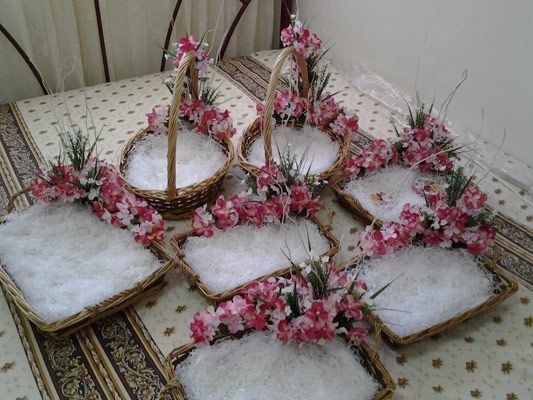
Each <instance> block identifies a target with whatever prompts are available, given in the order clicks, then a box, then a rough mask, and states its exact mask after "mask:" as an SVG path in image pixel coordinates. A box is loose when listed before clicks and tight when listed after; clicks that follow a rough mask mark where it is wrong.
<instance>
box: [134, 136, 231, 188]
mask: <svg viewBox="0 0 533 400" xmlns="http://www.w3.org/2000/svg"><path fill="white" fill-rule="evenodd" d="M167 149H168V139H167V135H165V134H149V135H145V136H144V137H143V138H142V139H141V140H139V141H138V142H137V143H136V144H135V147H134V149H133V150H132V152H131V153H130V156H129V161H128V168H127V170H126V173H125V175H126V180H127V181H128V182H129V183H130V184H132V185H133V186H135V187H138V188H141V189H152V190H164V189H166V188H167ZM226 159H227V156H226V154H225V153H224V151H223V149H222V148H221V147H220V145H219V144H218V143H217V142H216V141H215V140H214V139H212V138H211V137H209V136H207V135H201V134H199V133H197V132H194V131H191V130H189V129H185V128H183V129H182V130H180V131H179V132H178V135H177V140H176V187H179V188H180V187H185V186H189V185H192V184H195V183H200V182H202V181H204V180H206V179H209V178H210V177H212V176H213V175H215V173H216V172H217V171H218V170H219V169H220V168H222V166H223V165H224V163H225V162H226Z"/></svg>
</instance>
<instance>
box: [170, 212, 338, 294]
mask: <svg viewBox="0 0 533 400" xmlns="http://www.w3.org/2000/svg"><path fill="white" fill-rule="evenodd" d="M312 222H313V223H315V224H316V225H317V226H318V229H319V231H320V233H321V234H322V235H323V236H324V237H325V238H326V239H327V241H328V242H329V250H328V251H327V252H326V253H324V254H323V256H328V257H332V256H333V255H335V254H336V253H337V252H338V251H339V248H340V244H339V241H338V240H337V239H336V238H335V237H334V236H333V234H332V233H331V227H330V226H325V225H324V224H322V223H321V222H320V221H319V220H318V219H316V218H313V219H312ZM193 235H194V233H193V231H187V232H185V233H181V234H178V235H176V236H174V237H173V238H172V239H170V243H171V244H172V247H173V248H174V250H175V251H176V254H177V261H176V262H177V264H178V266H179V267H180V268H181V269H182V270H183V272H184V273H185V275H186V276H187V278H188V279H189V280H190V281H191V283H192V284H193V285H195V286H197V287H198V288H199V289H200V291H201V292H202V294H203V295H204V296H206V297H207V298H209V299H211V300H214V301H217V302H218V301H222V300H225V299H228V298H231V297H233V296H234V295H236V294H237V293H238V292H240V291H241V290H242V289H243V288H245V287H246V286H248V285H250V284H251V283H252V282H254V281H256V280H261V279H265V278H269V277H274V276H282V275H285V274H287V273H288V272H289V271H290V267H289V266H287V267H284V268H281V269H279V270H277V271H275V272H272V273H270V274H268V275H265V276H261V277H258V278H257V279H255V280H254V281H251V282H247V283H244V284H242V285H239V286H237V287H235V288H233V289H230V290H226V291H224V292H218V293H216V292H214V291H213V290H212V289H211V288H210V287H209V286H208V285H206V284H205V283H204V282H203V281H202V279H201V278H200V276H199V275H198V273H197V272H196V271H195V270H194V267H193V266H192V265H191V264H189V262H188V261H187V259H186V257H185V254H184V253H183V251H182V250H181V246H183V244H184V243H185V241H186V240H187V238H189V237H190V236H193Z"/></svg>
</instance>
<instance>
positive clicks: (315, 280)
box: [190, 257, 386, 345]
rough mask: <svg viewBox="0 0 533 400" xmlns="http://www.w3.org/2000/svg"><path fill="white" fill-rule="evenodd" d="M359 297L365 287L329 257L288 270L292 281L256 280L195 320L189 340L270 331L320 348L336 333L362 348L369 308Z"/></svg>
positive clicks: (287, 341)
mask: <svg viewBox="0 0 533 400" xmlns="http://www.w3.org/2000/svg"><path fill="white" fill-rule="evenodd" d="M385 288H386V287H384V288H382V289H381V290H380V291H379V292H376V293H375V294H374V295H373V296H372V297H370V298H369V299H368V300H366V299H365V300H363V299H362V297H363V295H364V293H365V292H366V291H367V286H366V284H365V283H364V282H363V281H361V280H359V279H358V277H357V273H356V272H355V271H354V270H347V269H339V268H338V267H337V266H335V265H334V264H333V263H332V262H330V261H329V259H328V258H327V257H323V258H314V259H312V260H311V261H310V262H309V263H303V264H301V265H294V264H293V266H292V274H291V276H290V277H287V278H285V277H278V278H268V279H264V280H261V281H256V282H254V283H253V284H251V285H250V286H248V287H247V288H246V289H244V290H243V291H242V292H241V293H239V294H237V295H236V296H234V297H233V299H232V300H229V301H225V302H221V303H220V304H218V305H217V306H210V307H208V308H207V309H206V310H204V311H201V312H198V313H196V314H195V315H194V320H193V322H192V323H191V324H190V335H191V338H192V339H193V341H194V342H196V343H209V342H211V341H213V339H215V337H216V336H217V335H224V334H228V333H229V334H235V333H239V332H243V331H249V330H270V331H272V332H273V333H274V334H275V335H276V337H277V338H278V339H279V340H281V341H283V342H284V343H287V344H288V343H299V344H303V343H313V344H318V345H321V344H323V343H325V342H326V341H328V340H331V339H333V338H334V337H335V335H337V334H341V335H344V336H345V337H346V338H347V339H348V340H349V341H350V342H351V343H352V344H359V343H361V342H362V341H363V340H364V338H365V336H366V334H367V329H366V327H365V326H364V325H363V324H362V320H363V317H364V315H365V313H367V312H369V311H370V310H371V308H372V306H371V304H369V303H368V302H367V301H371V300H372V299H374V298H375V297H376V296H377V295H379V293H381V291H383V290H384V289H385Z"/></svg>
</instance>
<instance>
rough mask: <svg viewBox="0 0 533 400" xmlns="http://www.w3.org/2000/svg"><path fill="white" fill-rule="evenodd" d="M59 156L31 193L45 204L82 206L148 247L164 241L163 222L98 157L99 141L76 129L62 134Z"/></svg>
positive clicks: (33, 183)
mask: <svg viewBox="0 0 533 400" xmlns="http://www.w3.org/2000/svg"><path fill="white" fill-rule="evenodd" d="M59 138H60V154H59V156H58V158H57V161H56V162H51V163H50V165H49V168H48V169H46V170H42V171H40V172H38V173H37V175H36V176H35V178H33V179H32V181H31V183H30V193H31V194H32V195H33V196H34V197H35V198H37V199H38V200H40V201H43V202H45V203H51V202H61V203H74V202H80V203H82V204H86V205H88V206H90V207H91V209H92V211H93V213H94V214H95V215H96V216H97V217H98V218H100V219H101V220H103V221H105V222H107V223H109V224H111V225H112V226H115V227H120V228H123V229H128V230H130V231H131V232H132V234H133V235H134V238H135V241H137V242H138V243H141V244H143V245H144V246H148V245H149V244H150V242H151V241H156V242H162V241H163V239H164V221H163V219H162V217H161V215H160V214H159V213H158V212H157V211H156V210H155V209H154V208H152V207H151V206H150V205H148V203H146V202H145V201H143V200H141V199H139V198H137V197H136V196H135V195H133V194H132V193H129V192H128V191H127V190H126V188H125V186H124V182H123V180H122V178H121V176H120V173H119V171H118V170H117V168H115V167H114V166H113V165H111V164H109V163H107V162H106V161H105V160H101V159H99V158H98V156H96V155H95V153H96V141H97V139H98V136H97V137H96V138H95V140H94V142H92V143H91V141H90V139H89V136H88V134H85V133H83V132H82V131H81V129H80V128H79V127H77V126H73V127H72V129H71V130H70V131H64V132H60V133H59Z"/></svg>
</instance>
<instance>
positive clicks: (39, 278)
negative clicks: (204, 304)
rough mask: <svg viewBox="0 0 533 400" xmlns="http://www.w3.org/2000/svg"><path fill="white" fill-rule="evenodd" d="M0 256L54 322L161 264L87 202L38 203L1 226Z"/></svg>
mask: <svg viewBox="0 0 533 400" xmlns="http://www.w3.org/2000/svg"><path fill="white" fill-rule="evenodd" d="M0 237H1V240H0V260H1V263H2V264H3V265H4V266H5V267H4V268H5V269H6V271H7V272H8V273H9V275H10V276H11V277H12V279H13V280H14V281H15V283H16V284H17V286H18V287H19V288H20V290H21V291H22V293H23V295H24V298H25V299H26V300H27V301H28V303H29V304H30V305H31V307H32V308H33V309H34V311H35V312H36V313H37V314H38V315H39V316H40V317H41V318H42V319H43V320H44V321H46V322H48V323H51V322H54V321H57V320H59V319H62V318H65V317H68V316H70V315H73V314H76V313H78V312H80V311H82V310H83V309H84V308H85V307H87V306H93V305H96V304H98V303H100V302H101V301H103V300H106V299H108V298H109V297H111V296H113V295H115V294H118V293H119V292H121V291H123V290H126V289H129V288H132V287H133V286H135V284H136V283H138V282H140V281H142V280H143V279H145V278H146V277H147V276H149V275H150V274H152V273H153V272H154V271H155V270H157V269H158V268H160V267H161V263H160V261H159V260H158V259H157V257H156V256H155V255H154V254H152V253H151V252H150V251H149V250H148V249H145V248H144V247H143V246H141V245H140V244H138V243H136V242H135V241H134V239H133V236H132V234H131V233H130V232H129V231H127V230H123V229H119V228H115V227H112V226H111V225H109V224H107V223H105V222H102V221H100V220H99V219H98V218H97V217H96V216H94V215H93V214H92V212H91V210H90V209H89V208H88V207H85V206H82V205H72V204H70V205H43V204H40V205H35V206H32V207H30V208H29V209H27V210H25V211H22V212H20V213H15V214H11V215H10V216H9V217H8V220H7V222H6V223H5V224H2V225H0Z"/></svg>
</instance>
